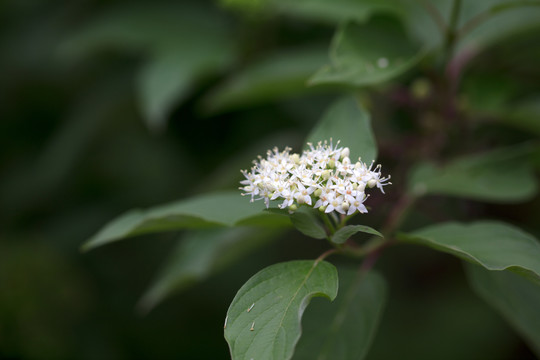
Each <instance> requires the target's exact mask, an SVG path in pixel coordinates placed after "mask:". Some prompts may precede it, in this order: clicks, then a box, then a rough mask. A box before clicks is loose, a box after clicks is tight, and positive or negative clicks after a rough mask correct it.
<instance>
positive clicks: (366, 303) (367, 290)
mask: <svg viewBox="0 0 540 360" xmlns="http://www.w3.org/2000/svg"><path fill="white" fill-rule="evenodd" d="M338 272H339V295H338V296H337V298H336V300H335V301H334V302H333V303H332V304H329V303H328V302H325V301H318V299H314V300H313V303H312V304H311V306H310V307H309V309H308V310H307V311H306V314H305V316H304V320H303V323H302V325H303V327H304V328H305V329H306V330H305V332H304V334H302V337H301V338H300V342H299V343H298V346H297V348H296V351H295V354H294V357H293V359H294V360H304V359H305V360H313V359H317V360H361V359H363V358H364V357H365V355H366V354H367V352H368V350H369V347H370V345H371V342H372V340H373V338H374V337H375V332H376V330H377V327H378V324H379V320H380V318H381V315H382V312H383V307H384V304H385V299H386V283H385V281H384V279H383V278H382V277H381V276H380V275H378V274H377V273H374V272H369V273H367V274H365V273H364V274H363V276H362V277H359V274H358V271H357V270H356V269H350V268H339V270H338Z"/></svg>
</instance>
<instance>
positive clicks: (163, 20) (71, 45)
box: [61, 4, 234, 130]
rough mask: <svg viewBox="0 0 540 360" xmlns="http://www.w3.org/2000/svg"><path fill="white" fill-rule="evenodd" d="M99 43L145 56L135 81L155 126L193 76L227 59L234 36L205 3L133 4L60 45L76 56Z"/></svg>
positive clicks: (162, 122) (148, 119)
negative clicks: (146, 60) (137, 52)
mask: <svg viewBox="0 0 540 360" xmlns="http://www.w3.org/2000/svg"><path fill="white" fill-rule="evenodd" d="M202 19H204V21H201V20H202ZM193 34H197V36H196V37H194V36H193ZM103 48H112V49H115V50H120V51H124V52H125V51H129V52H133V51H139V52H142V53H143V54H145V55H146V56H148V57H149V62H148V63H146V64H145V65H143V67H142V69H141V72H140V73H139V76H138V83H137V85H138V91H139V96H140V97H141V101H140V103H141V108H142V112H143V114H144V116H145V119H146V122H147V125H148V126H149V127H150V128H151V129H153V130H160V129H162V128H163V127H164V126H165V120H166V117H167V115H168V114H169V112H170V110H171V109H172V107H173V106H174V105H176V104H177V103H179V102H180V101H181V100H182V99H183V98H184V97H185V96H186V95H187V93H188V92H189V90H190V88H191V87H192V86H193V85H194V83H195V82H196V81H198V80H200V79H201V78H202V77H204V76H206V75H208V74H211V73H214V72H215V71H218V70H220V69H222V68H224V67H225V66H227V65H229V64H230V63H231V61H232V58H233V53H234V42H233V38H232V36H231V34H230V31H229V28H228V26H227V23H226V21H224V19H223V17H222V16H221V15H220V14H218V13H216V12H215V11H214V10H212V9H210V8H204V7H201V6H194V5H193V4H182V5H180V4H172V5H171V4H160V5H156V4H152V5H142V4H138V5H133V6H130V7H127V8H126V7H121V8H120V9H114V10H111V11H109V12H107V13H104V14H102V15H101V16H99V17H97V18H96V19H95V20H93V21H92V22H91V23H90V24H88V25H86V26H85V27H83V28H82V29H81V30H80V31H79V32H77V33H76V34H75V35H71V36H70V37H69V38H68V39H67V41H66V42H65V44H64V45H63V47H62V49H61V50H62V54H64V55H66V56H69V57H80V56H83V55H87V54H88V53H89V52H92V51H95V50H99V49H103Z"/></svg>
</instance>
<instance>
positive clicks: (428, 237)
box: [399, 221, 540, 283]
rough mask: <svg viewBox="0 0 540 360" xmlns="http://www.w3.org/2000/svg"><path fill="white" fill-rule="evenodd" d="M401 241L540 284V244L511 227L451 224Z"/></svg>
mask: <svg viewBox="0 0 540 360" xmlns="http://www.w3.org/2000/svg"><path fill="white" fill-rule="evenodd" d="M399 238H400V239H401V240H404V241H408V242H414V243H417V244H421V245H427V246H429V247H431V248H433V249H435V250H439V251H443V252H446V253H449V254H452V255H455V256H458V257H460V258H462V259H464V260H467V261H469V262H471V263H474V264H478V265H481V266H483V267H485V268H486V269H488V270H498V271H500V270H510V271H513V272H516V273H518V274H520V275H523V276H525V277H527V278H529V279H531V280H533V281H535V282H537V283H540V243H539V242H538V240H536V239H535V238H534V237H533V236H532V235H530V234H528V233H526V232H524V231H522V230H520V229H518V228H516V227H514V226H512V225H509V224H505V223H502V222H496V221H478V222H474V223H471V224H460V223H454V222H450V223H443V224H437V225H432V226H428V227H426V228H423V229H420V230H417V231H415V232H412V233H408V234H400V235H399Z"/></svg>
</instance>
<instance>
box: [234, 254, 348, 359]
mask: <svg viewBox="0 0 540 360" xmlns="http://www.w3.org/2000/svg"><path fill="white" fill-rule="evenodd" d="M337 290H338V274H337V270H336V268H335V267H334V266H333V265H332V264H330V263H328V262H326V261H313V260H301V261H290V262H286V263H279V264H275V265H272V266H269V267H267V268H265V269H263V270H261V271H260V272H258V273H257V274H255V275H254V276H253V277H252V278H251V279H249V280H248V281H247V282H246V283H245V284H244V286H242V288H241V289H240V290H239V291H238V293H237V294H236V296H235V297H234V300H233V301H232V303H231V305H230V307H229V310H228V311H227V317H226V319H225V325H226V326H225V339H226V340H227V342H228V343H229V348H230V351H231V356H232V358H233V359H251V358H253V359H260V360H270V359H283V360H287V359H290V358H291V357H292V355H293V352H294V347H295V346H296V343H297V342H298V339H299V338H300V334H301V332H302V330H301V326H300V321H301V318H302V314H303V312H304V310H305V308H306V307H307V305H308V304H309V301H310V300H311V298H313V297H315V296H323V297H326V298H328V299H330V300H334V298H335V297H336V295H337Z"/></svg>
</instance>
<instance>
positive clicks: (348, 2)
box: [267, 0, 401, 23]
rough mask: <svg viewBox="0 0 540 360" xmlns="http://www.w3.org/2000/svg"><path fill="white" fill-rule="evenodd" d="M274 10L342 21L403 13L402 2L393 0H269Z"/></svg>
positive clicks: (331, 20) (364, 19)
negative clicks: (378, 14) (385, 13)
mask: <svg viewBox="0 0 540 360" xmlns="http://www.w3.org/2000/svg"><path fill="white" fill-rule="evenodd" d="M267 2H268V4H269V5H270V8H273V9H274V11H277V12H280V13H283V14H289V15H294V16H298V17H303V18H307V19H314V20H320V21H325V22H330V23H340V22H342V21H345V20H352V19H355V20H358V21H366V20H367V19H369V17H370V16H372V15H373V14H375V13H381V12H390V13H394V14H400V13H401V4H399V3H398V2H396V1H393V0H363V1H357V0H334V1H328V0H296V1H287V0H268V1H267Z"/></svg>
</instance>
